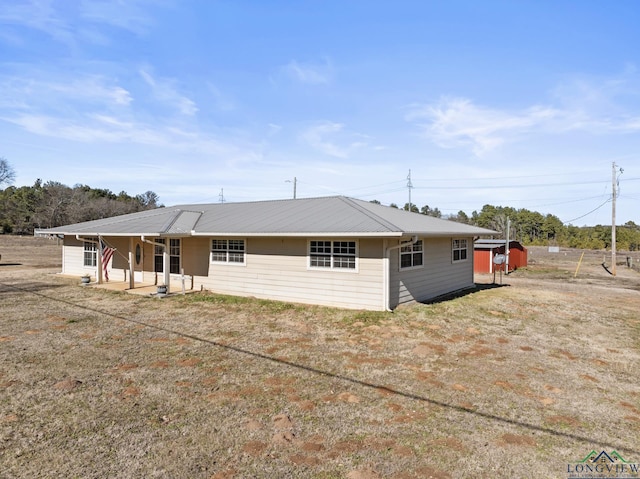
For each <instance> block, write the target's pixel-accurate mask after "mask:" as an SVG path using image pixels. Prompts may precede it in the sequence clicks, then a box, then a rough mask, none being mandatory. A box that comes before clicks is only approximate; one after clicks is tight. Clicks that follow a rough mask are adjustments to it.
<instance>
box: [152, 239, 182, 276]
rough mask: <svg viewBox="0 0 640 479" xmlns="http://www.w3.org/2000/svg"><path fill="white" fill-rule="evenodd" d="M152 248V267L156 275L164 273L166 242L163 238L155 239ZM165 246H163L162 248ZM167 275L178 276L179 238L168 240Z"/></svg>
mask: <svg viewBox="0 0 640 479" xmlns="http://www.w3.org/2000/svg"><path fill="white" fill-rule="evenodd" d="M155 242H156V244H155V245H154V246H153V267H154V270H155V272H156V273H162V272H163V271H164V258H163V255H164V249H165V248H167V246H166V244H167V241H166V240H165V239H164V238H157V239H156V240H155ZM162 245H165V246H162ZM168 248H169V251H168V253H169V273H171V274H180V238H170V239H169V246H168Z"/></svg>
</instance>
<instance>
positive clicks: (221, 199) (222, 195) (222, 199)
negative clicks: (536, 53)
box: [218, 188, 224, 203]
mask: <svg viewBox="0 0 640 479" xmlns="http://www.w3.org/2000/svg"><path fill="white" fill-rule="evenodd" d="M218 201H220V203H224V188H221V189H220V194H219V195H218Z"/></svg>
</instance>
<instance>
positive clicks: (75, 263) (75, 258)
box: [62, 236, 97, 279]
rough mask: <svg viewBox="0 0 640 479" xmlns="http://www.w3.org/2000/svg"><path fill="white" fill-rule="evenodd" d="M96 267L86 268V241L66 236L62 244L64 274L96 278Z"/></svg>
mask: <svg viewBox="0 0 640 479" xmlns="http://www.w3.org/2000/svg"><path fill="white" fill-rule="evenodd" d="M96 271H97V270H96V267H95V266H84V241H79V240H77V239H76V238H75V237H73V236H65V237H64V242H63V244H62V274H68V275H78V276H82V275H84V274H89V275H91V277H92V278H94V279H95V277H96Z"/></svg>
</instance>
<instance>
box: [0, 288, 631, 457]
mask: <svg viewBox="0 0 640 479" xmlns="http://www.w3.org/2000/svg"><path fill="white" fill-rule="evenodd" d="M42 284H45V283H42ZM0 286H1V287H3V288H6V289H12V290H14V291H18V292H22V293H28V294H34V295H37V296H39V297H41V298H43V299H47V300H49V301H55V302H58V303H63V304H66V305H68V306H72V307H74V308H78V309H82V310H85V311H90V312H92V313H97V314H101V315H103V316H107V317H110V318H115V319H119V320H121V321H127V322H130V323H134V324H138V325H140V326H145V327H147V328H149V329H153V330H156V331H162V332H163V333H169V334H174V335H176V336H179V337H183V338H188V339H191V340H193V341H198V342H201V343H204V344H209V345H211V346H215V347H217V348H221V349H225V350H227V351H233V352H235V353H238V354H242V355H246V356H251V357H253V358H258V359H262V360H265V361H270V362H272V363H276V364H280V365H284V366H288V367H291V368H295V369H299V370H303V371H307V372H309V373H313V374H317V375H320V376H325V377H328V378H333V379H338V380H340V381H344V382H345V383H350V384H355V385H357V386H361V387H365V388H370V389H374V390H375V391H378V392H379V391H385V392H387V393H390V394H395V395H398V396H402V397H405V398H408V399H413V400H415V401H421V402H424V403H427V404H431V405H433V406H438V407H441V408H443V409H448V410H450V411H455V412H458V413H461V414H469V415H472V416H476V417H480V418H483V419H487V420H489V421H494V422H496V423H500V424H508V425H511V426H516V427H520V428H523V429H527V430H529V431H533V432H537V433H542V434H548V435H551V436H556V437H559V438H565V439H570V440H573V441H577V442H581V443H585V444H589V445H590V447H592V446H593V444H599V446H598V447H604V448H611V449H613V450H621V451H628V452H629V453H631V454H637V455H640V450H636V449H633V448H632V447H631V446H625V445H622V444H609V443H601V442H600V441H599V440H598V439H596V438H593V437H587V436H581V435H579V434H572V433H568V432H563V431H557V430H555V429H550V428H548V427H543V426H538V425H536V424H530V423H527V422H523V421H517V420H514V419H509V418H505V417H501V416H497V415H495V414H490V413H485V412H482V411H476V410H474V409H471V408H466V407H463V406H457V405H455V404H449V403H446V402H443V401H439V400H437V399H431V398H428V397H424V396H420V395H417V394H414V393H412V392H408V391H400V390H397V389H393V388H390V387H388V386H384V385H381V384H374V383H370V382H367V381H362V380H360V379H356V378H352V377H349V376H345V375H343V374H340V373H335V372H331V371H323V370H322V369H317V368H314V367H313V366H307V365H304V364H297V363H294V362H291V361H286V360H283V359H278V358H275V357H273V356H268V355H266V354H262V353H258V352H255V351H250V350H248V349H243V348H239V347H236V346H231V345H229V344H222V343H219V342H217V341H212V340H210V339H205V338H201V337H199V336H195V335H193V334H189V333H184V332H181V331H177V330H175V329H170V328H164V327H162V326H157V325H154V324H149V323H146V322H144V321H140V320H137V319H134V318H128V317H125V316H120V315H117V314H113V313H110V312H108V311H103V310H101V309H97V308H92V307H89V306H84V305H80V304H76V303H74V302H72V301H68V300H65V299H62V298H56V297H52V296H47V295H46V294H43V293H40V292H38V291H37V290H35V289H29V288H27V287H24V288H23V287H19V286H16V285H12V284H5V283H0ZM503 286H504V285H503ZM51 287H52V285H51V284H48V285H47V288H51ZM495 287H500V285H478V286H476V287H475V288H471V289H470V290H469V291H471V292H474V291H482V290H486V289H491V288H495ZM0 292H1V290H0ZM466 294H470V293H469V292H467V293H466Z"/></svg>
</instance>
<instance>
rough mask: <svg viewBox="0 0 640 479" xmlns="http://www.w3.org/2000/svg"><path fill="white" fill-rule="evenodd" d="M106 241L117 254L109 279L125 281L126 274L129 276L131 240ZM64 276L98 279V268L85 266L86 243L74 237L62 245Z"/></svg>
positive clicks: (66, 239) (114, 256)
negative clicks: (83, 276) (88, 276)
mask: <svg viewBox="0 0 640 479" xmlns="http://www.w3.org/2000/svg"><path fill="white" fill-rule="evenodd" d="M105 239H106V240H107V242H108V243H109V245H110V246H112V247H114V248H116V252H115V253H114V254H113V257H112V259H111V262H110V263H109V277H110V279H111V281H125V279H124V278H125V274H128V269H129V263H128V258H129V238H117V237H114V238H109V237H105ZM98 254H99V253H98ZM125 271H126V272H127V273H125ZM62 274H65V275H72V276H73V275H80V276H82V275H84V274H89V275H91V277H92V278H93V279H94V280H95V279H96V274H97V267H96V266H84V241H82V240H77V239H76V238H75V237H73V236H65V237H64V242H63V245H62ZM127 278H128V276H127Z"/></svg>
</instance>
